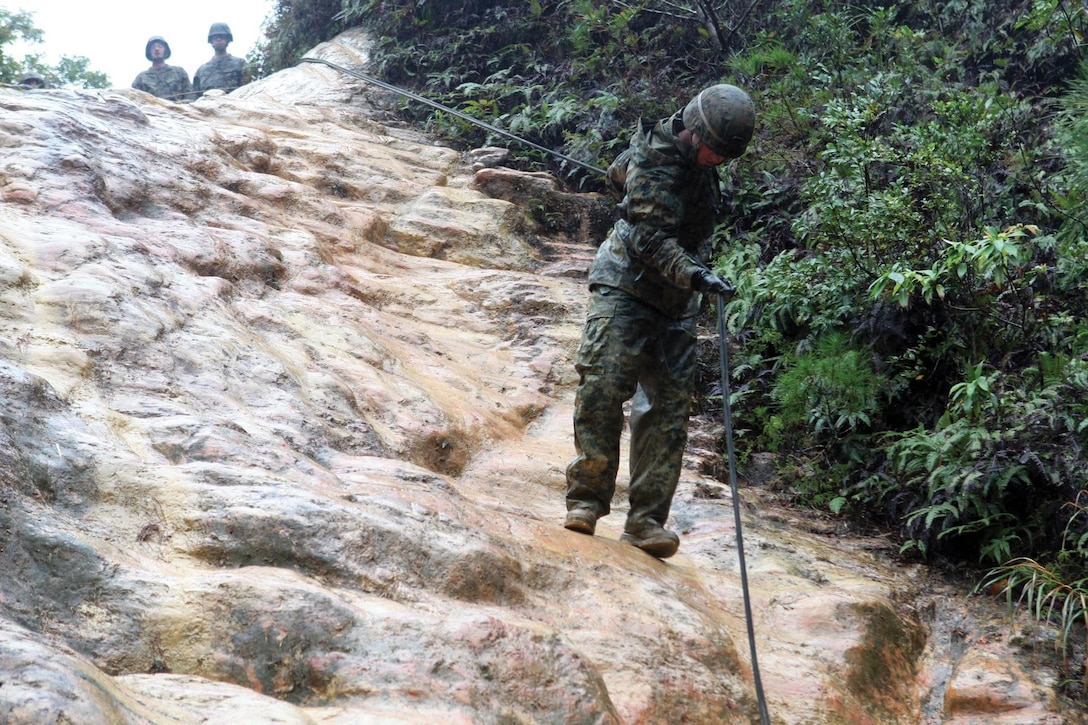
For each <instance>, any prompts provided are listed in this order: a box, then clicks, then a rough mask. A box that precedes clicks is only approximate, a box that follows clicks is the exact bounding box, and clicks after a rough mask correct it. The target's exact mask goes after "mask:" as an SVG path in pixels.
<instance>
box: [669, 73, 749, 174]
mask: <svg viewBox="0 0 1088 725" xmlns="http://www.w3.org/2000/svg"><path fill="white" fill-rule="evenodd" d="M683 119H684V128H687V129H690V130H691V131H692V132H694V133H697V134H699V138H701V139H702V141H703V143H705V144H706V145H707V146H709V147H710V150H711V151H713V152H714V153H716V154H719V155H721V156H724V157H726V158H728V159H735V158H737V157H738V156H740V155H741V154H742V153H744V149H745V148H746V147H747V146H748V142H749V141H751V140H752V133H753V132H754V131H755V127H756V107H755V104H753V103H752V99H751V98H749V97H748V94H747V93H745V92H744V91H742V90H741V89H739V88H737V87H736V86H731V85H729V84H727V83H720V84H718V85H715V86H710V87H709V88H704V89H703V90H702V91H701V92H700V93H699V95H698V96H696V97H695V98H693V99H691V101H690V102H689V103H688V105H687V106H685V107H684V114H683Z"/></svg>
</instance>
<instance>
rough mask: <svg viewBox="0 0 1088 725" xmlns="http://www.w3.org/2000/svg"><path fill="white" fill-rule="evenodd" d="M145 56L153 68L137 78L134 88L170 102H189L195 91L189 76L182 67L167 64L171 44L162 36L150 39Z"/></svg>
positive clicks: (145, 49) (133, 84)
mask: <svg viewBox="0 0 1088 725" xmlns="http://www.w3.org/2000/svg"><path fill="white" fill-rule="evenodd" d="M144 55H145V56H146V57H147V59H148V60H149V61H151V67H150V68H148V69H147V70H145V71H144V72H143V73H140V75H138V76H136V80H134V81H132V87H133V88H135V89H136V90H138V91H146V92H147V93H150V94H151V95H153V96H158V97H159V98H165V99H167V100H170V101H187V100H189V96H190V94H191V92H192V90H193V88H192V86H191V85H190V84H189V74H188V73H186V72H185V69H184V68H182V67H181V66H176V65H167V64H166V59H167V58H169V57H170V44H169V43H167V42H166V41H165V40H164V39H163V37H162V36H161V35H154V36H152V37H151V38H149V39H148V41H147V45H146V46H145V47H144Z"/></svg>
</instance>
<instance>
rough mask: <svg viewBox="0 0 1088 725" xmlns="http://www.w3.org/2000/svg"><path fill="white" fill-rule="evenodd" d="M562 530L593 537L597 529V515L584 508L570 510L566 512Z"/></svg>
mask: <svg viewBox="0 0 1088 725" xmlns="http://www.w3.org/2000/svg"><path fill="white" fill-rule="evenodd" d="M563 528H566V529H570V530H571V531H577V532H578V533H579V534H589V535H590V536H593V532H594V531H595V530H596V529H597V514H596V512H594V511H592V510H590V509H587V508H584V507H579V508H575V509H571V510H570V511H568V512H567V520H566V521H564V522H563Z"/></svg>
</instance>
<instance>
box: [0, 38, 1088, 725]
mask: <svg viewBox="0 0 1088 725" xmlns="http://www.w3.org/2000/svg"><path fill="white" fill-rule="evenodd" d="M365 48H366V45H365V43H364V42H363V40H362V39H361V38H360V37H359V36H358V35H355V34H351V33H349V34H346V35H344V36H342V37H341V38H339V39H338V40H337V41H336V42H333V43H329V44H326V45H323V46H321V47H319V48H318V49H316V50H315V51H314V53H315V54H316V55H317V56H319V57H323V58H326V59H328V60H331V61H333V62H336V63H341V64H345V65H351V66H356V67H358V66H360V65H362V64H363V63H364V62H365V60H366V51H365ZM380 102H381V99H380V98H377V97H375V96H373V95H372V90H371V89H368V88H366V87H364V86H362V85H360V84H359V83H357V82H355V81H354V80H353V79H352V78H350V77H346V76H341V75H338V74H337V73H336V72H335V71H334V70H332V69H330V68H327V67H324V66H319V65H316V64H302V65H300V66H298V67H296V68H293V69H290V70H287V71H284V72H282V73H279V74H277V75H275V76H273V77H271V78H268V79H265V80H263V81H260V82H258V83H254V84H252V85H250V86H247V87H245V88H243V89H240V90H239V91H236V92H235V93H232V94H230V95H221V94H218V95H217V94H211V95H208V96H206V97H205V98H203V99H201V100H200V101H197V102H195V103H193V104H190V105H176V104H172V103H169V102H165V101H161V100H158V99H155V98H152V97H151V96H148V95H144V94H141V93H138V92H135V91H130V90H114V91H101V92H97V91H96V92H91V91H66V90H50V91H31V92H23V91H16V90H11V89H0V109H2V112H0V193H2V195H3V200H2V202H0V327H2V334H0V400H2V405H0V454H2V455H0V502H2V507H0V567H2V570H3V572H4V575H3V577H0V721H2V722H5V723H44V722H76V723H146V722H151V723H198V722H202V723H217V722H280V723H317V722H321V723H334V722H338V723H379V722H380V723H572V724H577V723H586V724H589V723H601V724H604V723H615V724H621V723H622V724H624V725H638V724H645V725H651V724H657V723H713V724H716V723H749V722H758V708H757V700H756V692H755V690H754V688H753V673H752V668H751V662H750V657H749V651H748V646H747V639H746V628H745V620H744V610H743V600H742V597H741V591H740V585H739V582H740V579H739V568H738V561H737V547H736V535H735V534H736V532H735V530H734V525H733V511H732V505H731V501H730V497H729V491H728V488H727V487H725V486H723V485H722V484H721V483H720V482H718V481H716V480H714V479H712V478H708V477H707V476H706V475H704V474H702V473H701V471H702V470H705V469H706V466H704V465H702V464H701V462H700V454H699V452H698V451H695V450H693V451H692V455H691V456H689V460H690V467H689V468H688V469H687V470H686V471H685V473H684V476H683V479H682V481H681V487H680V492H679V494H678V496H677V500H676V505H675V508H674V517H673V519H672V525H673V526H674V527H675V528H676V529H677V530H678V531H679V532H680V533H681V534H682V545H681V550H680V553H679V554H678V555H677V556H676V557H674V558H673V559H670V560H669V561H668V562H661V561H657V560H655V559H653V558H650V557H648V556H646V555H644V554H643V553H642V552H640V551H638V550H636V549H634V548H632V547H630V546H626V545H623V544H620V543H619V542H618V541H617V539H618V536H619V534H620V533H621V526H622V514H623V512H624V510H625V506H624V504H625V490H624V488H623V484H624V482H623V481H621V482H620V491H619V494H618V496H617V500H616V508H617V514H616V515H613V516H611V517H609V518H606V519H604V520H603V521H602V522H601V525H600V527H599V532H598V535H597V536H596V537H586V536H581V535H578V534H573V533H570V532H567V531H565V530H564V529H562V528H561V526H560V521H561V519H562V515H563V504H562V498H563V489H564V482H563V469H564V466H565V465H566V463H567V461H568V460H569V458H570V457H571V455H572V447H573V444H572V441H571V432H570V418H571V406H572V399H573V385H574V383H575V378H574V371H573V367H572V365H571V358H572V355H573V351H574V348H575V346H576V344H577V340H578V335H579V329H580V316H581V312H582V309H583V307H582V306H583V300H584V295H585V290H584V289H583V281H582V279H580V278H579V275H578V274H577V273H576V271H572V269H573V268H572V267H571V266H570V265H567V266H561V267H560V268H559V270H558V271H557V268H556V266H555V264H554V261H555V260H549V259H547V258H546V257H547V255H546V254H544V253H543V252H542V246H541V243H540V241H539V239H538V237H537V234H538V232H539V231H540V228H539V225H538V223H537V222H534V220H533V217H532V215H531V214H530V213H529V211H530V210H528V209H526V208H524V205H523V204H521V205H519V204H515V203H511V202H510V201H506V200H501V199H496V198H492V197H490V196H488V195H486V194H484V193H483V191H481V188H480V187H487V186H489V185H495V184H498V183H500V182H502V183H504V184H505V185H506V186H508V187H510V186H512V187H517V186H518V184H516V183H514V184H511V183H510V180H509V178H508V177H509V172H508V171H498V170H496V169H491V168H484V169H482V170H481V172H480V173H481V174H484V176H483V177H482V178H481V185H480V186H477V184H476V181H475V179H474V176H473V173H472V169H471V168H470V167H469V166H468V165H467V164H466V163H463V162H462V159H461V158H460V157H459V155H458V154H457V153H456V152H454V151H452V150H450V149H445V148H439V147H436V146H434V145H432V144H429V143H428V142H427V141H426V140H425V139H423V138H421V137H418V136H416V135H415V134H413V133H410V132H408V131H405V130H398V129H395V128H392V127H389V126H385V125H382V124H381V123H379V122H378V121H377V120H375V119H376V118H379V117H380V116H381V112H380ZM537 183H539V182H538V181H531V180H529V179H526V180H525V182H524V184H525V186H526V188H531V187H533V185H534V184H537ZM552 192H555V190H554V189H552ZM572 204H573V206H571V207H570V208H577V209H581V210H583V211H584V212H585V217H584V218H583V220H581V221H579V222H578V223H579V225H582V226H583V227H584V225H586V224H590V223H591V222H593V219H594V218H595V217H594V214H597V213H598V212H593V211H592V207H593V203H592V201H590V202H587V201H586V199H584V198H583V199H581V200H579V201H578V202H577V203H576V204H574V203H573V202H572ZM587 204H588V206H587ZM587 209H588V210H590V211H586V210H587ZM580 213H581V212H580ZM586 220H589V221H586ZM598 221H599V220H598ZM592 241H593V240H592V239H583V240H582V243H583V248H582V249H581V252H580V254H581V258H582V259H584V258H586V257H588V256H589V255H591V254H592V248H591V246H590V245H591V243H592ZM708 455H709V456H714V455H716V454H713V453H703V454H702V456H703V457H706V456H708ZM742 492H743V494H744V496H743V498H744V508H743V512H742V513H743V520H744V523H745V526H746V529H745V532H744V533H745V541H746V543H747V551H748V573H749V579H750V582H751V585H752V601H753V607H754V613H755V616H754V620H755V632H756V643H757V652H758V654H759V664H760V669H761V674H762V683H763V687H764V690H765V693H766V697H767V700H768V703H769V709H770V712H771V714H772V719H773V722H775V723H805V724H811V723H920V722H926V723H938V722H942V723H943V722H947V723H961V724H966V723H982V722H987V723H1058V722H1073V721H1074V719H1073V718H1076V717H1078V716H1077V715H1075V714H1070V713H1069V712H1064V713H1063V711H1062V710H1061V706H1060V704H1059V700H1058V698H1057V697H1056V696H1055V695H1054V692H1053V689H1052V688H1053V685H1054V683H1053V682H1052V681H1051V680H1052V675H1051V674H1050V673H1049V671H1048V670H1047V669H1046V668H1045V667H1043V666H1042V665H1041V664H1040V663H1039V662H1038V661H1031V660H1029V659H1026V658H1019V659H1018V658H1017V657H1015V656H1013V655H1016V654H1018V652H1017V650H1016V648H1015V647H1014V646H1013V645H1012V644H1010V643H1009V641H1008V640H1009V638H1010V636H1011V634H1012V633H1013V629H1014V625H1012V624H1009V625H1008V627H1004V628H1000V629H995V628H991V629H989V630H986V629H985V628H984V627H983V626H981V625H980V624H979V623H978V622H979V621H980V620H978V619H977V618H974V617H975V615H973V614H971V612H970V610H969V608H968V607H967V606H966V605H965V604H964V603H962V601H961V600H960V599H957V598H956V596H955V595H950V594H945V593H941V592H934V591H933V590H931V584H930V583H929V582H928V580H927V578H926V576H925V574H924V572H922V571H920V570H918V569H915V568H907V569H904V568H901V567H899V568H897V567H895V566H894V565H892V564H890V563H888V561H887V559H886V558H885V557H883V556H882V552H883V550H884V547H883V546H882V545H881V544H880V542H874V541H868V540H864V539H860V538H850V537H846V536H835V535H834V534H833V532H830V531H825V530H823V529H820V528H819V527H817V526H815V525H814V522H806V521H805V520H804V518H803V517H800V516H797V515H795V514H791V513H789V512H788V511H786V510H782V509H778V508H777V507H775V506H773V504H772V503H771V502H770V501H769V500H768V499H767V498H766V496H765V493H766V492H765V491H761V490H760V489H759V488H757V487H746V488H744V489H743V491H742ZM953 621H955V622H956V624H955V625H954V626H953V625H951V624H949V623H950V622H953ZM1006 631H1007V632H1008V633H1009V634H1008V635H1005V634H1002V633H1003V632H1006ZM1048 678H1050V679H1048Z"/></svg>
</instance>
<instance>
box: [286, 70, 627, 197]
mask: <svg viewBox="0 0 1088 725" xmlns="http://www.w3.org/2000/svg"><path fill="white" fill-rule="evenodd" d="M300 62H302V63H321V64H322V65H327V66H328V67H330V68H333V69H335V70H338V71H340V72H341V73H346V74H348V75H349V76H353V77H355V78H358V79H359V80H363V81H366V82H367V83H370V84H372V85H375V86H378V87H379V88H384V89H385V90H387V91H392V92H393V93H398V94H400V95H402V96H404V97H405V98H410V99H412V100H413V101H418V102H419V103H423V104H426V105H428V106H430V107H431V108H436V109H438V110H439V111H442V112H444V113H448V114H450V115H452V116H456V117H457V118H459V119H461V120H462V121H468V122H469V123H471V124H475V125H476V126H479V127H480V128H483V129H487V130H488V131H491V132H492V133H497V134H499V135H500V136H505V137H506V138H509V139H513V140H514V141H517V142H519V143H523V144H525V145H526V146H531V147H532V148H534V149H536V150H537V151H543V152H544V153H546V154H550V155H552V156H555V157H556V158H558V159H562V160H563V161H566V162H567V163H570V164H574V165H575V166H580V167H581V168H583V169H586V170H587V171H592V172H594V173H597V174H602V175H603V174H606V173H607V172H606V171H605V170H604V169H602V168H600V167H597V166H594V165H593V164H587V163H585V162H584V161H579V160H578V159H575V158H571V157H570V156H566V155H564V154H561V153H559V152H558V151H553V150H552V149H550V148H548V147H546V146H541V145H540V144H535V143H533V142H532V141H529V140H528V139H524V138H522V137H521V136H517V135H515V134H512V133H510V132H509V131H504V130H503V129H501V128H499V127H497V126H492V125H491V124H490V123H487V122H485V121H481V120H480V119H478V118H474V117H472V116H470V115H468V114H467V113H462V112H461V111H458V110H456V109H454V108H450V107H449V106H444V105H442V104H441V103H438V102H437V101H432V100H431V99H430V98H424V97H423V96H421V95H419V94H418V93H413V92H412V91H409V90H405V89H404V88H398V87H397V86H394V85H393V84H391V83H386V82H385V81H382V80H378V79H377V78H372V77H371V76H368V75H363V74H362V73H359V72H358V71H354V70H351V69H350V68H345V67H344V66H342V65H338V64H336V63H332V62H330V61H327V60H325V59H324V58H303V59H302V60H301V61H300Z"/></svg>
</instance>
